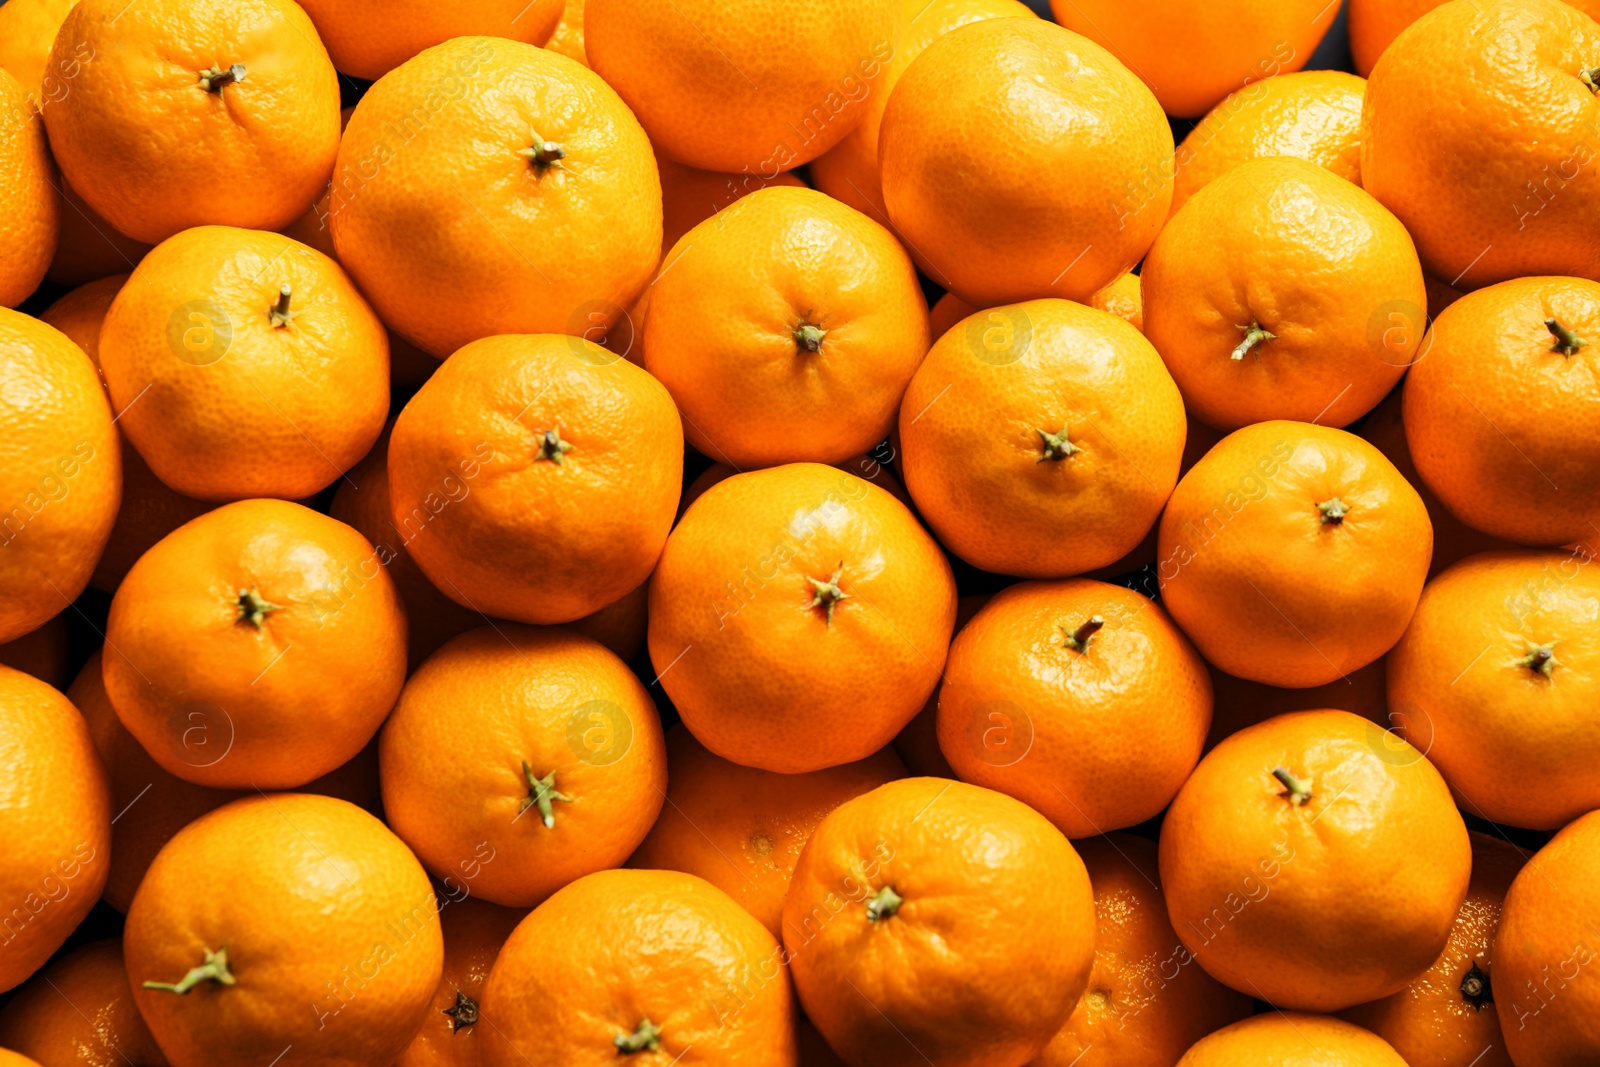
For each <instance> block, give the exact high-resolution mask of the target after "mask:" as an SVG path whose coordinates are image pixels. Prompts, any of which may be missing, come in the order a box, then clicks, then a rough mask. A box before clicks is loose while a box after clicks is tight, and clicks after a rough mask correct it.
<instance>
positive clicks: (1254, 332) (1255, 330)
mask: <svg viewBox="0 0 1600 1067" xmlns="http://www.w3.org/2000/svg"><path fill="white" fill-rule="evenodd" d="M1234 329H1236V330H1238V331H1239V332H1241V333H1243V334H1244V340H1242V341H1240V342H1239V343H1238V344H1237V345H1235V346H1234V348H1233V353H1232V355H1231V357H1230V358H1232V359H1235V360H1240V359H1243V358H1244V357H1245V356H1247V355H1249V354H1250V351H1251V350H1252V349H1254V348H1255V347H1256V346H1257V345H1259V344H1261V343H1262V342H1263V341H1276V340H1277V339H1278V335H1277V334H1275V333H1273V332H1272V331H1271V330H1268V329H1266V328H1264V327H1263V326H1262V325H1261V323H1259V322H1257V321H1256V320H1255V319H1254V318H1252V319H1251V320H1250V325H1248V326H1240V325H1238V324H1237V323H1236V324H1235V325H1234Z"/></svg>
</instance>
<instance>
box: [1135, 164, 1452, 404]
mask: <svg viewBox="0 0 1600 1067" xmlns="http://www.w3.org/2000/svg"><path fill="white" fill-rule="evenodd" d="M1139 280H1140V284H1141V288H1142V290H1143V293H1144V329H1145V335H1146V336H1147V337H1149V338H1150V342H1151V344H1153V345H1155V346H1156V349H1157V350H1158V351H1159V352H1160V353H1161V356H1162V358H1163V359H1165V360H1166V362H1167V366H1168V368H1169V369H1170V370H1171V371H1172V376H1173V377H1174V378H1176V379H1177V381H1178V387H1179V388H1180V389H1182V390H1183V398H1184V402H1185V403H1186V404H1187V405H1188V408H1189V411H1190V412H1191V413H1192V414H1193V415H1195V416H1196V417H1197V418H1199V419H1201V420H1202V421H1204V422H1208V423H1210V424H1211V425H1213V426H1216V427H1217V428H1219V429H1223V430H1237V429H1239V428H1240V427H1242V426H1248V425H1250V424H1251V423H1256V422H1265V421H1267V420H1269V419H1294V420H1297V421H1300V422H1317V423H1320V424H1322V425H1325V426H1345V425H1348V424H1349V423H1351V422H1354V421H1355V420H1356V419H1358V418H1360V417H1361V416H1362V415H1365V414H1366V413H1367V412H1368V411H1370V410H1371V409H1372V408H1373V407H1374V406H1376V405H1377V403H1378V401H1380V400H1382V399H1383V398H1384V396H1385V395H1387V394H1388V392H1389V390H1391V389H1392V388H1394V385H1395V383H1396V382H1398V381H1399V380H1400V377H1401V375H1403V374H1405V372H1406V368H1407V367H1408V366H1410V365H1411V364H1412V363H1413V362H1415V361H1416V360H1417V358H1418V356H1417V353H1418V351H1419V348H1418V346H1419V345H1420V344H1421V342H1422V338H1423V331H1424V329H1425V328H1426V322H1427V320H1426V317H1425V311H1424V309H1425V308H1426V306H1427V302H1428V294H1427V288H1426V286H1425V285H1424V283H1423V277H1422V267H1421V265H1420V264H1419V263H1418V262H1417V253H1416V249H1415V248H1414V247H1413V246H1412V244H1411V238H1410V237H1409V236H1407V234H1406V231H1405V227H1403V226H1401V225H1400V222H1399V220H1398V219H1396V218H1395V217H1394V216H1393V215H1391V214H1389V212H1388V211H1387V210H1385V208H1384V207H1383V205H1382V204H1380V203H1378V202H1377V201H1376V200H1374V199H1373V198H1372V197H1371V196H1369V195H1368V194H1367V193H1365V192H1363V191H1362V190H1361V189H1360V188H1358V187H1357V186H1355V185H1352V184H1351V183H1350V182H1347V181H1345V180H1344V179H1343V178H1340V177H1338V176H1337V175H1335V174H1333V173H1331V172H1330V171H1327V170H1325V169H1323V168H1322V167H1319V166H1317V165H1316V164H1314V163H1308V162H1306V161H1305V160H1303V159H1293V158H1289V157H1283V156H1275V157H1270V158H1265V159H1252V160H1249V161H1248V162H1245V163H1242V164H1240V165H1239V166H1237V167H1235V168H1234V169H1233V170H1231V171H1229V172H1228V173H1227V174H1224V175H1223V176H1222V177H1220V178H1218V179H1216V180H1215V181H1213V182H1211V183H1210V184H1209V185H1207V186H1206V187H1205V188H1203V189H1201V190H1200V191H1199V192H1198V193H1196V194H1195V195H1194V196H1193V197H1191V198H1190V199H1189V200H1188V202H1187V203H1185V204H1184V206H1183V208H1182V210H1180V211H1178V212H1177V214H1175V215H1174V216H1173V218H1172V221H1171V222H1170V223H1169V224H1168V225H1167V228H1166V229H1164V230H1162V231H1161V236H1160V237H1159V238H1157V239H1156V243H1155V245H1154V247H1152V248H1151V249H1150V255H1149V257H1148V258H1147V259H1146V260H1145V263H1144V267H1143V270H1142V271H1141V273H1140V275H1139ZM1263 331H1264V332H1263Z"/></svg>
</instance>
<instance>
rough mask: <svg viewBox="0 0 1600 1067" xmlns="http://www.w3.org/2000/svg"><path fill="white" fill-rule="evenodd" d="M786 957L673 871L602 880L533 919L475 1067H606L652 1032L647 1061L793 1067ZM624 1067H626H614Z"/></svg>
mask: <svg viewBox="0 0 1600 1067" xmlns="http://www.w3.org/2000/svg"><path fill="white" fill-rule="evenodd" d="M782 953H783V950H782V948H781V947H780V946H779V945H778V943H777V941H775V940H774V939H773V937H772V935H771V934H770V933H768V932H767V930H766V928H765V927H763V926H762V925H761V924H760V923H759V922H757V921H756V919H755V918H754V917H753V916H751V915H750V914H749V913H748V912H746V911H745V910H744V909H743V908H741V907H739V905H738V904H736V903H734V901H733V899H732V898H731V897H729V896H728V895H727V894H726V893H724V892H723V891H722V890H720V889H718V888H716V887H715V886H713V885H711V884H710V883H709V882H705V881H703V880H701V879H699V878H696V877H694V876H693V875H690V874H681V873H679V872H677V871H600V872H598V873H595V874H591V875H588V876H586V877H583V878H579V879H578V880H577V881H575V882H572V883H571V884H569V885H567V886H566V887H565V888H563V889H561V890H560V891H559V892H557V893H556V894H555V895H554V896H552V897H551V898H550V899H549V900H547V901H545V902H544V903H543V904H541V905H540V906H539V907H537V908H535V909H534V911H533V913H532V914H531V915H529V916H528V917H527V918H526V919H523V920H522V922H521V924H520V925H518V927H517V928H516V930H515V931H514V932H513V933H512V935H511V939H510V940H509V941H507V942H506V945H505V947H504V948H503V949H501V950H500V957H499V959H497V960H496V961H495V965H494V970H493V971H491V972H490V973H489V981H488V984H487V986H486V987H485V989H484V999H483V1012H484V1017H485V1018H488V1019H493V1020H496V1024H495V1027H494V1029H493V1030H491V1031H489V1032H488V1033H485V1034H484V1035H482V1036H483V1037H484V1038H486V1039H487V1040H486V1042H485V1047H484V1049H483V1059H482V1062H483V1067H609V1065H612V1064H616V1063H618V1062H619V1061H620V1058H621V1057H622V1056H623V1055H624V1053H623V1052H621V1051H619V1047H618V1043H619V1042H621V1041H625V1040H627V1039H628V1038H629V1037H630V1036H632V1035H635V1034H637V1033H639V1032H640V1030H642V1029H643V1026H642V1024H643V1023H644V1021H645V1020H649V1021H651V1022H652V1023H654V1025H655V1026H657V1027H659V1028H660V1033H659V1035H658V1036H657V1041H658V1043H659V1049H658V1050H656V1051H653V1052H651V1053H648V1054H646V1055H644V1057H643V1062H646V1063H661V1064H667V1063H671V1062H672V1061H673V1060H674V1059H681V1058H683V1057H684V1056H686V1055H689V1054H690V1053H689V1049H691V1048H693V1049H694V1050H695V1051H694V1052H693V1054H692V1055H693V1060H692V1061H691V1062H694V1063H697V1064H704V1065H706V1067H799V1060H798V1057H797V1054H796V1047H795V1046H796V1041H795V1022H796V1014H797V1013H796V1012H795V1011H794V1009H793V1007H792V1004H793V997H794V994H793V992H792V991H791V989H790V986H789V978H788V975H787V973H786V971H785V970H784V967H783V955H782ZM622 1062H625V1061H622Z"/></svg>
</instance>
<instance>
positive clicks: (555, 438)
mask: <svg viewBox="0 0 1600 1067" xmlns="http://www.w3.org/2000/svg"><path fill="white" fill-rule="evenodd" d="M572 448H573V446H572V445H571V444H569V443H568V442H566V441H563V440H562V439H561V427H559V426H557V427H556V428H555V429H553V430H546V431H545V432H544V433H543V434H541V435H540V437H539V451H537V452H535V453H534V454H533V461H534V462H535V463H537V462H539V461H540V460H541V459H547V460H549V461H550V462H551V463H554V464H555V465H556V466H558V467H559V466H561V457H563V456H565V455H566V454H567V453H568V452H571V451H572Z"/></svg>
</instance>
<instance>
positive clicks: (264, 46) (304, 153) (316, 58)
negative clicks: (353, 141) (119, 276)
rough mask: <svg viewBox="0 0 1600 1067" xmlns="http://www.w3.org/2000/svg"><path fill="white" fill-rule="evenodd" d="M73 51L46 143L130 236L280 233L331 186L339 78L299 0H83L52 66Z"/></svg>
mask: <svg viewBox="0 0 1600 1067" xmlns="http://www.w3.org/2000/svg"><path fill="white" fill-rule="evenodd" d="M84 49H88V58H84V57H83V50H84ZM75 62H76V63H77V66H76V68H75V69H76V75H75V76H74V77H73V78H72V80H71V83H70V85H68V86H67V87H66V88H67V90H68V91H66V92H65V93H64V94H63V95H62V97H61V99H60V100H59V101H53V102H51V103H50V104H48V105H47V106H46V107H45V110H44V118H45V126H46V127H47V128H48V130H49V132H50V150H51V152H52V153H53V154H54V155H55V160H56V163H57V164H59V165H60V167H61V173H62V174H63V175H64V176H65V177H66V179H67V180H68V181H70V182H71V183H72V187H73V188H74V189H76V190H77V191H78V193H79V194H80V195H81V196H82V197H83V199H84V200H85V201H86V202H87V203H89V204H90V205H91V206H93V208H94V209H95V211H96V212H98V213H99V214H100V215H101V216H103V217H104V218H105V219H106V221H107V222H109V223H111V225H112V226H114V227H116V228H117V230H119V231H120V232H122V233H125V234H127V235H128V236H130V237H133V238H136V239H137V240H140V241H148V242H150V243H151V244H154V243H156V242H158V241H162V240H165V239H166V238H168V237H171V236H172V235H173V234H175V233H177V232H178V231H179V230H184V229H187V228H189V227H191V226H203V225H209V224H216V225H224V226H242V227H245V228H247V229H262V230H275V229H277V228H278V227H280V226H287V225H288V224H289V223H291V222H293V221H294V220H295V219H297V218H299V217H300V216H301V215H303V214H305V212H306V209H307V208H308V207H310V206H311V204H312V202H313V201H314V200H316V199H317V197H318V196H319V195H320V194H321V193H322V190H323V187H324V186H326V185H327V183H328V175H329V173H330V172H331V171H332V170H333V161H334V153H335V152H336V151H337V150H338V147H339V76H338V74H337V72H335V71H334V69H333V64H332V63H330V62H329V61H328V53H327V50H326V49H324V48H323V47H322V42H321V41H320V40H318V38H317V31H316V30H315V28H313V26H312V25H311V20H310V19H309V18H307V17H306V13H305V12H304V11H302V10H301V9H300V6H299V5H298V4H295V3H291V2H289V0H260V2H259V3H253V4H251V5H250V6H249V7H241V6H239V5H237V4H233V3H230V2H229V0H140V2H139V3H137V4H132V5H130V4H128V3H126V2H125V0H82V2H81V3H78V4H76V5H75V6H74V7H73V9H72V11H71V12H70V13H69V14H68V15H67V18H66V21H65V22H63V23H62V26H61V30H60V32H59V33H58V34H57V35H56V40H55V45H54V46H53V47H52V49H51V52H50V64H51V66H52V67H53V68H55V69H59V70H63V71H66V70H68V69H71V68H72V64H74V63H75ZM169 310H170V309H169Z"/></svg>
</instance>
